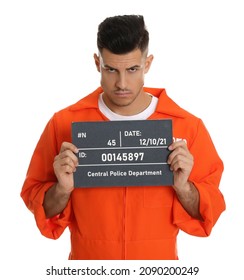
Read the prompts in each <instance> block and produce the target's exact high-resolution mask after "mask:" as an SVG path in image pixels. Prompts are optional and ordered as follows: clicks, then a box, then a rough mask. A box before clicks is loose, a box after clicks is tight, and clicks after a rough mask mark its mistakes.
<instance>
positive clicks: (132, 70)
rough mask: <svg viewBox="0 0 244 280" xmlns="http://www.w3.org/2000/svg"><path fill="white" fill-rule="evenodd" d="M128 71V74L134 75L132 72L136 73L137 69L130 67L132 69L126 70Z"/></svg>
mask: <svg viewBox="0 0 244 280" xmlns="http://www.w3.org/2000/svg"><path fill="white" fill-rule="evenodd" d="M128 71H129V72H130V73H134V72H136V71H137V68H135V67H132V68H130V69H128Z"/></svg>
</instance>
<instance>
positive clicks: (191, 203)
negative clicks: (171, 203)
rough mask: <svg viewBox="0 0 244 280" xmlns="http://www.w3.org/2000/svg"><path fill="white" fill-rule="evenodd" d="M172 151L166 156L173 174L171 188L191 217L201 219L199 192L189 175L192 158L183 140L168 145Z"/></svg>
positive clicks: (192, 162)
mask: <svg viewBox="0 0 244 280" xmlns="http://www.w3.org/2000/svg"><path fill="white" fill-rule="evenodd" d="M169 150H170V151H172V152H171V153H170V155H169V157H168V164H169V165H170V169H171V170H172V171H173V174H174V185H173V188H174V190H175V192H176V195H177V197H178V199H179V201H180V203H181V205H182V206H183V208H184V209H185V210H186V211H187V212H188V214H189V215H191V216H192V217H193V218H195V219H198V220H201V221H203V219H202V217H201V214H200V211H199V201H200V197H199V192H198V190H197V188H196V187H195V186H194V184H193V183H191V182H189V181H188V179H189V176H190V173H191V170H192V168H193V164H194V159H193V156H192V154H191V153H190V151H189V150H188V148H187V145H186V142H185V141H177V142H174V143H173V144H171V145H170V146H169Z"/></svg>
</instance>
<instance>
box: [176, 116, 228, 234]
mask: <svg viewBox="0 0 244 280" xmlns="http://www.w3.org/2000/svg"><path fill="white" fill-rule="evenodd" d="M189 150H190V152H191V153H192V154H193V156H194V167H193V169H192V172H191V175H190V178H189V180H190V181H191V182H192V183H193V184H194V185H195V186H196V187H197V189H198V191H199V194H200V213H201V216H202V218H203V222H200V221H199V220H196V219H193V218H192V217H191V216H190V215H189V214H188V213H187V212H186V211H185V210H184V208H183V207H182V205H181V204H180V202H179V200H178V199H177V197H175V199H174V205H173V220H174V224H176V225H177V226H178V227H179V228H180V229H181V230H183V231H185V232H187V233H188V234H191V235H195V236H208V235H210V233H211V231H212V228H213V226H214V225H215V223H216V222H217V220H218V218H219V216H220V215H221V213H222V212H223V211H224V210H225V208H226V205H225V200H224V197H223V195H222V193H221V192H220V190H219V184H220V180H221V176H222V173H223V170H224V165H223V162H222V160H221V159H220V157H219V156H218V154H217V151H216V149H215V147H214V145H213V142H212V140H211V137H210V135H209V133H208V131H207V129H206V128H205V126H204V124H203V122H202V121H201V120H199V123H198V129H197V134H196V137H195V139H194V140H193V142H192V143H191V146H190V147H189Z"/></svg>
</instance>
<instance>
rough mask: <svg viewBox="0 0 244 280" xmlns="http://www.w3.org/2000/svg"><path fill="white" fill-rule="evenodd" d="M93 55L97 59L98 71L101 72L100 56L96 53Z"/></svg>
mask: <svg viewBox="0 0 244 280" xmlns="http://www.w3.org/2000/svg"><path fill="white" fill-rule="evenodd" d="M93 57H94V61H95V64H96V67H97V71H98V72H101V68H100V58H99V56H98V55H97V54H96V53H94V55H93Z"/></svg>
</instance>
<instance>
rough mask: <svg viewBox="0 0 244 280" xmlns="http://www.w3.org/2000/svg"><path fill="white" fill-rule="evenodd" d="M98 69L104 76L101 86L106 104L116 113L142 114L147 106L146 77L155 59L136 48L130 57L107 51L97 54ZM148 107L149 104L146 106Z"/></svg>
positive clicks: (128, 54) (129, 54)
mask: <svg viewBox="0 0 244 280" xmlns="http://www.w3.org/2000/svg"><path fill="white" fill-rule="evenodd" d="M94 59H95V63H96V66H97V70H98V71H99V72H100V73H101V86H102V88H103V90H104V94H103V99H104V102H105V104H106V105H107V106H108V107H109V108H110V109H111V110H112V111H114V112H115V113H118V114H122V115H133V114H137V113H139V112H138V111H141V110H142V109H143V108H144V107H143V103H145V100H146V99H145V93H144V92H143V85H144V74H145V73H147V72H148V70H149V68H150V65H151V62H152V60H153V56H152V55H151V56H148V57H147V55H146V53H144V54H142V53H141V51H140V50H139V49H136V50H134V51H132V52H130V53H127V54H122V55H118V54H113V53H111V52H110V51H108V50H107V49H103V51H102V53H101V54H100V55H99V56H97V55H96V54H95V55H94ZM147 105H148V104H147Z"/></svg>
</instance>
